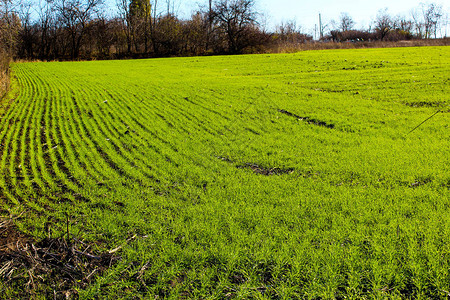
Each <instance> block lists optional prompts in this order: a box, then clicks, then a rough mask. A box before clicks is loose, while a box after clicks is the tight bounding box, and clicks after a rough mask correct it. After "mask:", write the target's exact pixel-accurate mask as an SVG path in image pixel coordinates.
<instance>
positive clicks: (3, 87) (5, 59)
mask: <svg viewBox="0 0 450 300" xmlns="http://www.w3.org/2000/svg"><path fill="white" fill-rule="evenodd" d="M9 63H10V57H9V55H7V54H6V53H5V52H4V51H3V50H2V49H1V48H0V98H2V97H3V96H4V95H5V94H6V92H7V91H8V89H9Z"/></svg>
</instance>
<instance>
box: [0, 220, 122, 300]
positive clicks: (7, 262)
mask: <svg viewBox="0 0 450 300" xmlns="http://www.w3.org/2000/svg"><path fill="white" fill-rule="evenodd" d="M91 246H92V245H89V244H87V243H84V242H83V241H80V240H78V239H76V238H73V237H72V238H71V239H69V238H67V237H65V238H45V239H43V240H41V241H36V240H35V239H33V238H32V237H30V236H27V235H25V234H23V233H21V232H20V231H19V230H18V229H17V227H16V226H15V225H14V219H13V218H7V219H5V218H0V278H1V279H0V282H1V284H0V290H3V291H6V294H5V295H6V298H10V297H17V298H18V299H19V298H28V297H30V296H33V295H38V294H39V295H42V294H44V295H46V296H47V297H48V298H54V299H63V298H72V297H76V295H77V291H76V290H75V289H74V288H75V287H78V288H82V287H85V286H86V285H88V284H89V283H90V282H91V280H92V279H93V278H94V277H96V275H99V274H101V273H102V272H103V271H104V270H106V269H107V268H109V267H110V266H111V265H112V264H113V263H114V262H115V261H117V259H118V258H117V257H115V256H114V254H113V253H111V251H110V252H105V253H100V254H94V253H92V251H93V250H92V247H91ZM8 294H9V295H8Z"/></svg>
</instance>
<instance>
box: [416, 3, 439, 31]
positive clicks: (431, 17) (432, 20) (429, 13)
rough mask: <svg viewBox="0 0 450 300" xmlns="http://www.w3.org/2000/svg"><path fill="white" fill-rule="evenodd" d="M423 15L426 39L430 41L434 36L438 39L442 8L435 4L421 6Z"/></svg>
mask: <svg viewBox="0 0 450 300" xmlns="http://www.w3.org/2000/svg"><path fill="white" fill-rule="evenodd" d="M421 7H422V15H423V20H424V26H425V28H424V29H425V38H426V39H429V38H431V37H432V36H434V38H436V37H437V31H438V27H439V21H440V20H441V18H442V15H443V12H442V6H440V5H437V4H435V3H430V4H428V5H425V4H423V3H422V4H421Z"/></svg>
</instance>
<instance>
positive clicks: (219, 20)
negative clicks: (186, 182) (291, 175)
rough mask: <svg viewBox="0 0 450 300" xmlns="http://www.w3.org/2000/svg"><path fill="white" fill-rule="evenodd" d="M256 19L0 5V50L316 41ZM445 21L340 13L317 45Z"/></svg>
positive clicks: (162, 51) (240, 8)
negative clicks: (364, 19) (359, 18)
mask: <svg viewBox="0 0 450 300" xmlns="http://www.w3.org/2000/svg"><path fill="white" fill-rule="evenodd" d="M163 4H167V9H165V8H164V9H163V8H162V5H163ZM171 4H172V5H171ZM171 7H172V8H171ZM259 16H260V15H259V13H258V12H257V11H256V9H255V0H208V3H207V5H205V7H202V8H199V9H197V11H195V12H194V13H193V14H192V16H191V17H190V18H188V19H181V18H180V17H178V16H177V15H176V14H175V12H174V9H173V2H171V1H170V0H165V2H163V3H158V0H117V2H116V9H115V10H114V13H112V14H111V13H108V7H106V5H105V4H104V2H103V0H20V1H19V0H0V46H1V47H0V51H2V53H3V54H1V55H3V56H6V55H10V56H14V57H16V58H23V59H40V60H66V59H67V60H77V59H111V58H125V57H130V58H133V57H162V56H181V55H210V54H238V53H256V52H266V51H270V50H271V49H273V48H274V47H277V46H279V45H284V44H301V43H308V42H312V40H313V37H312V36H311V35H309V34H305V33H302V31H301V30H300V27H298V26H297V25H296V24H295V22H293V21H290V22H283V23H282V24H280V25H278V26H276V28H275V29H273V30H271V31H268V30H266V29H265V28H264V26H262V25H260V22H259ZM443 16H444V13H443V11H442V7H441V6H439V5H436V4H427V5H425V4H424V5H421V7H419V8H418V9H416V10H415V13H412V14H411V17H410V18H406V17H393V16H391V15H390V14H389V13H388V11H387V10H381V11H379V13H378V15H377V17H376V20H375V21H374V22H373V24H372V25H371V27H370V28H368V29H365V30H362V29H355V28H354V25H355V22H354V21H353V19H352V18H351V17H350V16H349V15H348V14H346V13H343V14H342V15H341V18H340V20H338V21H333V22H331V23H330V24H328V25H327V26H326V27H328V28H329V31H328V34H325V35H323V37H322V41H334V42H343V41H372V40H381V41H397V40H408V39H429V38H435V37H437V34H438V31H439V29H440V28H441V27H442V26H443V20H444V19H445V18H443Z"/></svg>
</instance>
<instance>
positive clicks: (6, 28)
mask: <svg viewBox="0 0 450 300" xmlns="http://www.w3.org/2000/svg"><path fill="white" fill-rule="evenodd" d="M18 4H19V3H18V2H13V1H12V0H0V47H1V48H2V49H3V51H4V52H6V53H7V54H8V55H13V54H14V53H15V48H16V46H17V39H18V34H19V29H20V19H19V16H18V13H17V11H18V9H19V7H18V6H19V5H18Z"/></svg>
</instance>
